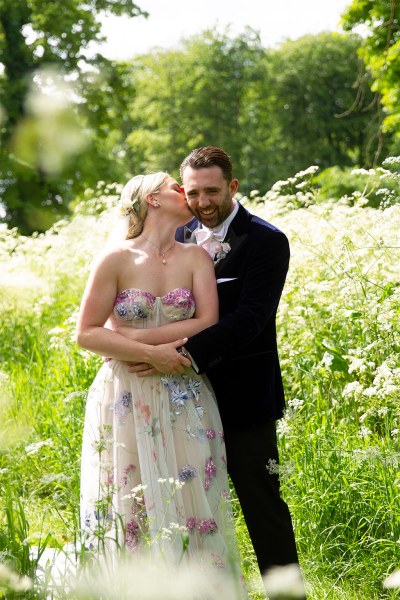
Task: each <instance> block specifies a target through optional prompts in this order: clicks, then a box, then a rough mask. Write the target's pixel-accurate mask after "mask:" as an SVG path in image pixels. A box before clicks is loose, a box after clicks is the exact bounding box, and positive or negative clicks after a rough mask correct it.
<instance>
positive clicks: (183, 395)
mask: <svg viewBox="0 0 400 600" xmlns="http://www.w3.org/2000/svg"><path fill="white" fill-rule="evenodd" d="M188 400H189V395H188V393H187V391H186V390H185V389H183V388H181V387H179V386H177V387H174V388H173V389H172V390H171V402H172V403H173V404H177V405H178V406H183V405H184V404H185V402H187V401H188Z"/></svg>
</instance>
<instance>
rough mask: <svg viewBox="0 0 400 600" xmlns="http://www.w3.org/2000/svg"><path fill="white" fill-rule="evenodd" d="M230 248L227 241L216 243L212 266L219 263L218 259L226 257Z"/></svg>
mask: <svg viewBox="0 0 400 600" xmlns="http://www.w3.org/2000/svg"><path fill="white" fill-rule="evenodd" d="M230 249H231V247H230V245H229V244H228V242H220V243H219V244H218V246H217V247H216V249H215V256H214V267H215V265H217V264H218V263H219V261H220V260H223V259H224V258H225V257H226V255H227V254H228V252H230Z"/></svg>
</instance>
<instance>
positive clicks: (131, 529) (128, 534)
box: [125, 519, 140, 550]
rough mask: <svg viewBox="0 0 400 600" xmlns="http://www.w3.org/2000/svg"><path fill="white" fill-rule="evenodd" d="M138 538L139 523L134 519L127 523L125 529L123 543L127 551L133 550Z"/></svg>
mask: <svg viewBox="0 0 400 600" xmlns="http://www.w3.org/2000/svg"><path fill="white" fill-rule="evenodd" d="M139 537H140V529H139V523H138V522H137V520H136V519H132V520H131V521H128V523H127V524H126V529H125V541H126V545H127V546H128V548H129V550H135V548H136V546H137V544H138V541H139Z"/></svg>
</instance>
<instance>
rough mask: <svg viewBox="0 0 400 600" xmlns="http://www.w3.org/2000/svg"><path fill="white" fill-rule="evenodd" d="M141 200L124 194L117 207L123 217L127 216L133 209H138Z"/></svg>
mask: <svg viewBox="0 0 400 600" xmlns="http://www.w3.org/2000/svg"><path fill="white" fill-rule="evenodd" d="M138 207H139V200H138V199H137V198H133V200H132V198H129V197H128V196H122V197H121V198H120V199H119V201H118V204H117V208H118V210H119V212H120V214H121V216H123V217H127V216H128V215H130V214H131V213H132V212H133V211H136V210H138Z"/></svg>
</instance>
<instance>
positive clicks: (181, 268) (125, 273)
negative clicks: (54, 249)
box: [76, 172, 240, 578]
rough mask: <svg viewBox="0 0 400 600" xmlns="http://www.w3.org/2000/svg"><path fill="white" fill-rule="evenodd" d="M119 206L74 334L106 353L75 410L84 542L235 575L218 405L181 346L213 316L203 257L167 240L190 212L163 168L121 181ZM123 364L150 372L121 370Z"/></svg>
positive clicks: (208, 266)
mask: <svg viewBox="0 0 400 600" xmlns="http://www.w3.org/2000/svg"><path fill="white" fill-rule="evenodd" d="M120 205H121V207H122V210H123V211H124V213H125V214H126V215H127V217H128V218H129V226H128V233H127V237H126V239H125V240H124V241H122V242H119V243H116V244H115V245H114V246H112V247H111V248H107V249H106V250H105V251H104V252H103V253H102V254H101V255H100V256H99V257H98V258H97V259H96V260H95V262H94V263H93V266H92V269H91V273H90V275H89V279H88V282H87V285H86V289H85V291H84V294H83V299H82V303H81V307H80V311H79V317H78V323H77V330H76V341H77V343H78V344H79V345H80V346H82V347H83V348H86V349H87V350H90V351H92V352H95V353H97V354H100V355H102V356H104V357H106V358H105V360H104V364H103V365H102V367H101V368H100V370H99V372H98V374H97V376H96V378H95V380H94V382H93V384H92V386H91V388H90V390H89V394H88V400H87V407H86V414H85V425H84V433H83V447H82V462H81V522H82V526H83V528H84V531H85V534H86V542H85V545H86V547H88V548H96V549H102V550H103V551H104V552H105V553H107V552H111V553H112V554H115V551H117V549H119V550H121V549H122V550H123V551H125V552H127V553H132V554H133V555H134V554H135V553H139V554H141V555H142V554H143V553H147V552H149V553H150V555H151V556H157V557H161V556H163V557H164V558H166V559H167V560H168V561H169V560H170V561H172V562H173V563H174V564H177V563H178V562H180V561H182V560H185V561H186V560H188V561H193V560H195V561H196V562H197V563H200V564H202V565H204V566H205V567H211V568H217V569H221V568H222V569H226V570H227V571H229V573H230V574H232V569H233V572H234V576H235V577H236V578H240V560H239V556H238V552H237V543H236V538H235V533H234V522H233V519H232V514H231V505H230V499H229V484H228V476H227V471H226V458H225V446H224V437H223V431H222V426H221V421H220V417H219V413H218V408H217V405H216V401H215V398H214V396H213V394H212V390H211V388H210V386H209V383H208V381H207V380H206V379H205V378H203V377H202V376H200V375H197V374H196V373H195V372H194V370H193V369H191V363H190V360H189V358H187V357H186V356H185V352H184V350H183V351H182V350H181V347H182V346H183V345H184V344H185V342H186V341H187V338H188V337H190V336H191V335H194V334H196V333H197V332H199V331H201V330H202V329H204V328H206V327H209V326H210V325H213V324H214V323H216V322H217V319H218V300H217V291H216V281H215V274H214V267H213V263H212V260H211V258H210V257H209V255H208V254H207V252H206V251H205V250H204V249H203V248H201V247H198V246H196V245H193V244H181V243H178V242H176V241H175V230H176V228H177V227H179V226H182V225H184V224H185V223H187V222H188V221H189V220H190V218H191V217H192V214H191V213H190V211H189V209H188V207H187V204H186V201H185V196H184V193H183V191H182V190H181V188H180V186H179V184H178V182H177V181H175V180H174V179H173V178H172V177H170V176H169V175H168V174H167V173H161V172H159V173H153V174H148V175H138V176H136V177H134V178H133V179H131V180H130V181H129V182H128V183H127V184H126V186H125V187H124V189H123V191H122V196H121V200H120ZM181 352H183V353H181ZM129 362H139V363H148V364H149V365H153V366H154V367H155V368H156V369H157V374H155V375H151V376H148V377H140V376H138V375H136V374H135V373H129V372H128V366H127V363H129Z"/></svg>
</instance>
